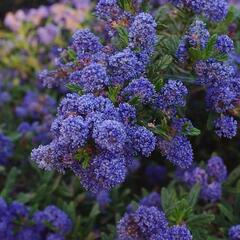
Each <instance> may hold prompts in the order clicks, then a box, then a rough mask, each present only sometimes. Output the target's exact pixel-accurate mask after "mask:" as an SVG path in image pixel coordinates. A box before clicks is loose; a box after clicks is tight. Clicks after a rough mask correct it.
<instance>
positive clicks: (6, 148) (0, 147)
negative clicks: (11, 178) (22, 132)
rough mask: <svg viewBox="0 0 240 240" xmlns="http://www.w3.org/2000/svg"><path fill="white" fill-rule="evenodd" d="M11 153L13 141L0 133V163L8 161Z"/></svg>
mask: <svg viewBox="0 0 240 240" xmlns="http://www.w3.org/2000/svg"><path fill="white" fill-rule="evenodd" d="M12 154H13V143H12V141H11V140H10V139H9V138H8V137H6V136H5V135H3V134H2V133H0V165H4V164H6V163H7V162H8V159H9V158H10V157H11V156H12Z"/></svg>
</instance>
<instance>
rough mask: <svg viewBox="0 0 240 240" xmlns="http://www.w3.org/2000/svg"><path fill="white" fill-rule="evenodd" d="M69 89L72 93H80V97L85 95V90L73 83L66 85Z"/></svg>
mask: <svg viewBox="0 0 240 240" xmlns="http://www.w3.org/2000/svg"><path fill="white" fill-rule="evenodd" d="M66 87H67V89H68V90H70V91H71V92H75V93H78V94H79V95H82V94H83V90H82V88H81V87H80V86H78V85H77V84H72V83H68V84H67V85H66Z"/></svg>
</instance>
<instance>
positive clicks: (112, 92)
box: [107, 86, 121, 104]
mask: <svg viewBox="0 0 240 240" xmlns="http://www.w3.org/2000/svg"><path fill="white" fill-rule="evenodd" d="M120 90H121V87H119V86H116V87H109V88H108V92H107V96H108V98H109V99H110V100H111V101H112V102H113V103H114V104H116V103H117V97H118V95H119V92H120Z"/></svg>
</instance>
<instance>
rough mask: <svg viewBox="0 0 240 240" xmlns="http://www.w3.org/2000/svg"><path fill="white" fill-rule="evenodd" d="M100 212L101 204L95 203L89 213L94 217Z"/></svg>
mask: <svg viewBox="0 0 240 240" xmlns="http://www.w3.org/2000/svg"><path fill="white" fill-rule="evenodd" d="M99 214H100V209H99V205H98V204H97V203H96V204H94V206H93V208H92V210H91V212H90V214H89V217H90V218H92V219H94V218H95V217H96V216H98V215H99Z"/></svg>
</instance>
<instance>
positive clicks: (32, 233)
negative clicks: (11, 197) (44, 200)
mask: <svg viewBox="0 0 240 240" xmlns="http://www.w3.org/2000/svg"><path fill="white" fill-rule="evenodd" d="M0 223H1V224H0V226H1V227H0V238H1V239H4V240H29V239H34V240H64V239H66V235H67V234H68V233H70V231H71V230H72V221H71V220H70V218H69V217H68V216H67V215H66V214H65V213H64V212H63V211H61V210H60V209H59V208H57V207H56V206H53V205H51V206H48V207H46V208H45V209H44V210H43V211H37V212H35V213H34V214H33V216H32V215H31V212H30V209H28V208H27V207H26V206H25V205H23V204H22V203H19V202H13V203H11V204H7V203H6V202H5V200H4V199H2V198H0Z"/></svg>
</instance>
